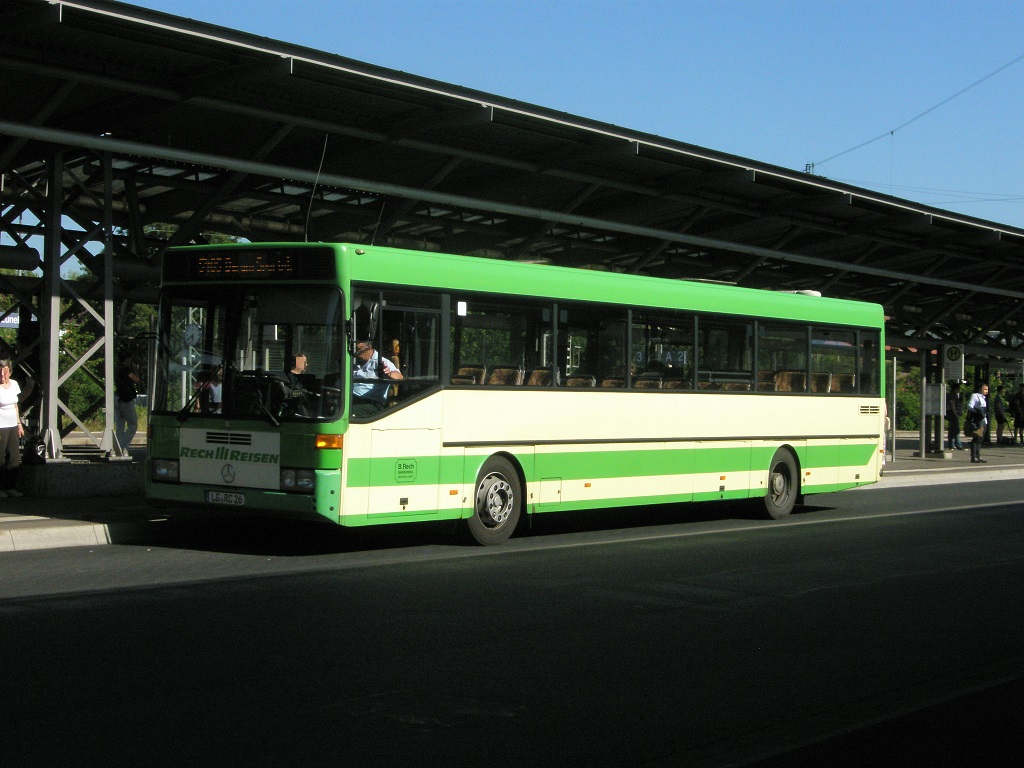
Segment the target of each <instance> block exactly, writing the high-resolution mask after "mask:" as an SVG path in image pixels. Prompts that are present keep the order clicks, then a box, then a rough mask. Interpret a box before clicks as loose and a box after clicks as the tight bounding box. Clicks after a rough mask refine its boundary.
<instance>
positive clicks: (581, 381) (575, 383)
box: [565, 376, 597, 387]
mask: <svg viewBox="0 0 1024 768" xmlns="http://www.w3.org/2000/svg"><path fill="white" fill-rule="evenodd" d="M565 386H567V387H596V386H597V379H595V378H594V377H593V376H568V377H566V379H565Z"/></svg>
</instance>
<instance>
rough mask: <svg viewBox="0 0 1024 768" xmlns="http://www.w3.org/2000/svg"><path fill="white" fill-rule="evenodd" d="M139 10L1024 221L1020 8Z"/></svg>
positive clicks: (325, 3)
mask: <svg viewBox="0 0 1024 768" xmlns="http://www.w3.org/2000/svg"><path fill="white" fill-rule="evenodd" d="M134 5H138V6H142V7H146V8H153V9H156V10H160V11H165V12H167V13H172V14H175V15H178V16H186V17H189V18H193V19H196V20H197V21H204V22H209V23H212V24H218V25H221V26H226V27H230V28H233V29H239V30H243V31H245V32H251V33H255V34H258V35H263V36H266V37H269V38H272V39H276V40H283V41H287V42H290V43H297V44H300V45H304V46H308V47H311V48H316V49H319V50H323V51H327V52H330V53H335V54H339V55H342V56H347V57H350V58H353V59H357V60H359V61H364V62H369V63H372V64H377V65H381V66H385V67H389V68H392V69H397V70H401V71H404V72H409V73H412V74H416V75H422V76H425V77H430V78H434V79H437V80H441V81H444V82H448V83H456V84H458V85H462V86H466V87H469V88H476V89H479V90H482V91H486V92H488V93H492V94H496V95H499V96H504V97H508V98H513V99H519V100H522V101H525V102H529V103H532V104H538V105H542V106H545V107H550V108H553V109H558V110H562V111H565V112H569V113H571V114H574V115H579V116H583V117H587V118H591V119H595V120H601V121H604V122H608V123H612V124H615V125H619V126H623V127H625V128H630V129H635V130H639V131H644V132H648V133H653V134H657V135H660V136H665V137H668V138H671V139H675V140H678V141H684V142H689V143H691V144H696V145H699V146H702V147H708V148H710V149H714V150H718V151H721V152H729V153H732V154H735V155H740V156H742V157H747V158H751V159H754V160H757V161H759V162H765V163H772V164H774V165H779V166H783V167H786V168H790V169H794V170H803V169H804V168H805V166H806V164H807V163H815V164H816V165H815V172H816V173H818V174H819V175H822V176H827V177H829V178H833V179H837V180H840V181H844V182H847V183H850V184H855V185H857V186H862V187H866V188H869V189H874V190H878V191H881V192H885V193H888V194H893V195H897V196H899V197H905V198H908V199H910V200H916V201H919V202H922V203H925V204H927V205H933V206H936V207H939V208H945V209H947V210H951V211H956V212H959V213H963V214H967V215H970V216H977V217H980V218H984V219H989V220H991V221H994V222H997V223H1001V224H1008V225H1012V226H1015V227H1024V175H1022V171H1024V143H1022V141H1021V133H1022V128H1021V126H1022V125H1024V120H1022V115H1021V106H1020V105H1021V104H1022V103H1024V99H1022V96H1024V35H1021V31H1022V29H1024V3H1021V2H1020V1H1019V0H984V1H982V2H979V1H978V0H959V2H953V1H952V0H359V1H358V2H357V1H355V0H275V2H265V0H213V2H210V0H202V1H201V2H200V0H138V1H137V2H135V3H134ZM1018 58H1019V59H1021V60H1020V61H1015V60H1017V59H1018ZM1010 62H1015V63H1013V64H1010ZM1008 64H1009V66H1006V65H1008ZM1004 67H1005V68H1004ZM1000 70H1001V71H1000ZM979 81H981V82H979ZM915 118H916V119H915ZM874 139H877V140H874ZM872 140H874V141H872ZM865 142H870V143H867V144H866V145H865V146H863V147H860V148H859V149H856V150H854V151H847V150H851V149H852V148H854V147H857V146H858V145H861V144H864V143H865ZM836 155H839V156H838V157H836ZM830 158H831V159H830ZM823 160H827V161H828V162H824V163H823V162H822V161H823Z"/></svg>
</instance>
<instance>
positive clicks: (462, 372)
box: [452, 365, 485, 384]
mask: <svg viewBox="0 0 1024 768" xmlns="http://www.w3.org/2000/svg"><path fill="white" fill-rule="evenodd" d="M484 373H485V369H484V368H483V367H482V366H476V365H466V366H463V367H461V368H459V372H458V373H456V374H455V376H452V384H483V383H484ZM456 378H458V379H459V381H456V380H455V379H456ZM463 379H468V381H463Z"/></svg>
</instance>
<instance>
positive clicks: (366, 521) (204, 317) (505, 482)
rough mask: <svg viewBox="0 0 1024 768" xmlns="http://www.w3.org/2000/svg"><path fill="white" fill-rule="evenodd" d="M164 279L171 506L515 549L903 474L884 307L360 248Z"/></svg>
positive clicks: (183, 263)
mask: <svg viewBox="0 0 1024 768" xmlns="http://www.w3.org/2000/svg"><path fill="white" fill-rule="evenodd" d="M162 277H163V280H162V288H161V298H160V311H159V333H158V337H159V343H158V345H157V347H158V353H157V355H156V369H155V393H154V397H153V401H152V405H151V413H150V418H149V459H148V468H147V485H146V492H147V494H148V496H149V497H151V498H153V499H163V500H169V501H173V502H180V503H184V504H190V505H191V504H195V505H210V506H211V507H213V506H218V505H220V506H229V507H237V508H240V509H242V510H249V511H253V512H257V511H262V512H263V513H271V514H275V515H283V516H296V517H309V518H313V519H321V520H328V521H330V522H332V523H337V524H340V525H345V526H365V525H375V524H381V523H402V522H412V521H428V520H445V519H447V520H462V521H463V522H464V529H465V530H467V531H468V532H469V533H470V534H471V536H472V538H473V539H475V540H476V541H477V542H479V543H482V544H494V543H499V542H501V541H504V540H505V539H507V538H508V537H509V536H510V535H511V534H512V533H513V531H514V530H515V529H516V528H517V527H518V526H519V525H520V524H521V523H523V521H525V520H527V519H528V516H529V515H532V514H541V513H548V512H556V511H559V510H581V509H595V508H602V507H631V506H634V505H639V504H661V503H667V502H672V503H675V502H685V501H698V500H700V501H706V500H711V499H732V500H747V501H746V502H745V503H747V504H748V505H750V506H751V507H754V508H756V509H757V510H759V511H760V512H761V513H762V514H764V515H766V516H767V517H770V518H781V517H785V516H786V515H788V514H789V513H790V512H791V510H792V509H793V505H794V503H796V502H797V501H798V500H799V499H800V498H801V497H802V496H804V495H806V494H813V493H825V492H832V491H837V490H841V489H846V488H853V487H855V486H860V485H865V484H868V483H873V482H876V481H877V480H878V478H879V474H880V470H881V465H882V461H883V454H882V435H883V422H884V418H885V413H884V411H885V406H884V401H883V392H882V381H883V376H882V370H883V368H882V366H883V361H882V355H881V352H880V351H881V350H882V349H883V346H882V345H883V343H884V339H883V321H884V318H883V314H882V309H881V307H879V306H878V305H874V304H867V303H860V302H852V301H845V300H839V299H830V298H822V297H820V296H817V295H805V294H792V293H781V292H771V291H760V290H752V289H745V288H738V287H735V286H727V285H721V284H713V283H704V282H696V281H676V280H665V279H658V278H649V277H640V276H635V275H623V274H614V273H609V272H600V271H591V270H578V269H568V268H560V267H554V266H544V265H537V264H520V263H514V262H506V261H495V260H490V259H484V258H474V257H465V256H453V255H445V254H437V253H423V252H417V251H408V250H399V249H393V248H383V247H374V246H364V245H350V244H293V243H287V244H282V243H276V244H260V245H251V244H233V245H218V246H201V247H190V248H180V249H172V250H170V251H169V252H168V253H167V254H166V256H165V258H164V263H163V275H162ZM371 344H372V347H373V349H374V350H376V353H375V355H374V357H373V360H375V361H376V362H374V363H373V364H372V365H371V366H370V367H371V373H370V379H361V380H360V381H358V382H356V383H357V384H360V385H364V386H363V387H362V389H363V390H366V389H368V387H366V386H365V385H366V383H367V381H369V382H370V383H371V385H372V388H373V390H374V397H375V398H376V400H377V402H376V405H377V407H375V408H371V409H366V408H362V407H360V404H363V403H362V398H355V397H354V396H353V394H352V388H353V380H354V379H353V368H354V365H355V364H356V362H357V358H356V353H357V351H360V352H362V353H363V354H362V355H361V356H360V359H361V360H363V361H365V360H366V359H367V358H368V356H369V352H367V351H366V350H367V347H368V346H369V345H371ZM296 355H304V356H305V363H306V367H305V370H303V371H299V372H297V373H293V372H291V371H292V365H293V362H294V357H295V356H296ZM381 355H383V356H384V357H386V358H388V359H389V360H390V361H391V364H390V365H387V366H385V364H384V363H382V362H380V361H379V360H378V358H379V357H380V356H381ZM391 365H394V366H395V367H396V368H397V369H398V370H399V371H400V372H401V378H400V379H399V378H398V377H397V376H394V377H393V378H392V377H384V375H383V374H384V371H385V369H387V370H391ZM300 367H301V366H300ZM362 375H363V376H366V375H367V374H366V371H365V370H364V371H363V374H362ZM357 399H358V400H360V403H357V402H356V401H357Z"/></svg>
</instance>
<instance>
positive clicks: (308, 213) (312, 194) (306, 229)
mask: <svg viewBox="0 0 1024 768" xmlns="http://www.w3.org/2000/svg"><path fill="white" fill-rule="evenodd" d="M329 136H330V134H329V133H325V134H324V149H323V152H321V153H320V167H319V168H317V169H316V181H314V182H313V189H312V191H310V193H309V208H308V209H307V210H306V226H305V227H304V228H303V229H304V237H305V241H306V242H307V243H308V242H309V217H310V216H312V215H313V200H314V199H316V187H317V185H318V184H319V183H320V174H321V173H322V172H323V170H324V158H325V157H327V139H328V137H329Z"/></svg>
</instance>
